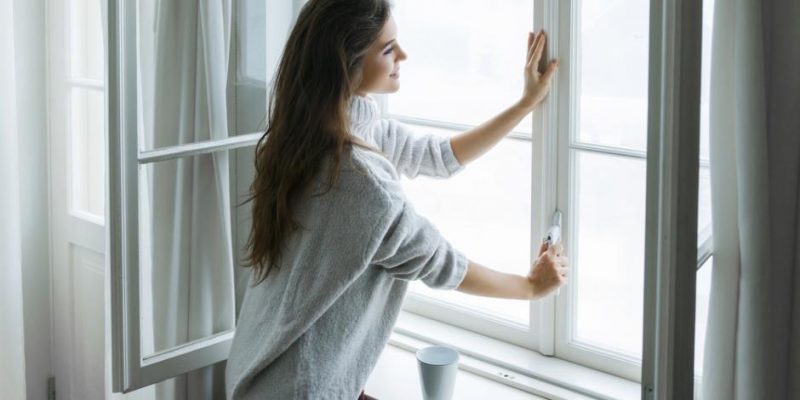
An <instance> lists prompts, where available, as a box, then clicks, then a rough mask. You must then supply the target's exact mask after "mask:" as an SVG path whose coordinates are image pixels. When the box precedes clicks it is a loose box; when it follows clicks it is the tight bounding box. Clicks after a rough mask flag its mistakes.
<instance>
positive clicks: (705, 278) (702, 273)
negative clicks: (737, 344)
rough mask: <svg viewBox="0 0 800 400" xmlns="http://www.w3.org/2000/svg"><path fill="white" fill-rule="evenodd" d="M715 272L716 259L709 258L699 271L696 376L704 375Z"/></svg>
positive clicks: (695, 329)
mask: <svg viewBox="0 0 800 400" xmlns="http://www.w3.org/2000/svg"><path fill="white" fill-rule="evenodd" d="M713 270H714V257H711V258H709V259H708V260H707V261H706V262H705V264H703V266H702V267H701V268H700V270H698V271H697V283H696V293H697V295H696V296H697V297H696V298H695V314H694V315H695V322H694V374H695V375H699V376H702V375H703V351H705V347H706V327H707V326H708V304H709V300H710V298H711V274H712V271H713Z"/></svg>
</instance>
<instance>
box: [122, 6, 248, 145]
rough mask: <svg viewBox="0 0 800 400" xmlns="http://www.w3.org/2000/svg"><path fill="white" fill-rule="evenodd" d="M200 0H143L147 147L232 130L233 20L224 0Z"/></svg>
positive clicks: (142, 98)
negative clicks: (230, 61)
mask: <svg viewBox="0 0 800 400" xmlns="http://www.w3.org/2000/svg"><path fill="white" fill-rule="evenodd" d="M200 4H201V2H199V1H198V0H192V1H156V0H139V1H138V2H137V7H138V18H137V63H136V64H137V70H138V78H139V79H138V85H139V86H138V90H137V100H138V104H139V113H140V115H139V121H140V124H139V148H140V149H142V150H150V149H153V148H161V147H169V146H175V145H180V144H187V143H196V142H204V141H209V140H218V139H224V138H227V137H228V136H229V131H228V130H229V124H228V116H229V110H228V103H229V99H228V95H229V93H228V58H229V54H230V49H229V46H230V45H229V43H230V40H229V36H230V33H229V31H228V29H229V28H230V27H229V26H228V25H229V21H227V20H226V19H225V17H224V16H225V15H226V13H225V12H223V10H222V8H221V7H222V6H223V2H207V3H202V4H204V5H203V7H204V10H203V11H202V12H201V10H200ZM230 102H231V103H233V102H232V101H230Z"/></svg>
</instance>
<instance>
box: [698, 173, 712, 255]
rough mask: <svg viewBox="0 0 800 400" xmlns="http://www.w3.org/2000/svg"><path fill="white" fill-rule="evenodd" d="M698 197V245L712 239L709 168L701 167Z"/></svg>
mask: <svg viewBox="0 0 800 400" xmlns="http://www.w3.org/2000/svg"><path fill="white" fill-rule="evenodd" d="M698 181H699V187H698V196H697V245H698V246H700V245H702V244H703V243H702V241H703V240H705V239H706V238H710V237H711V172H710V170H709V167H701V168H700V172H699V176H698Z"/></svg>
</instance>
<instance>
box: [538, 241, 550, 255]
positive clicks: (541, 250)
mask: <svg viewBox="0 0 800 400" xmlns="http://www.w3.org/2000/svg"><path fill="white" fill-rule="evenodd" d="M549 247H550V246H549V245H548V244H547V241H546V240H545V241H544V242H542V244H541V246H539V255H540V256H541V255H542V254H544V252H546V251H547V249H548V248H549Z"/></svg>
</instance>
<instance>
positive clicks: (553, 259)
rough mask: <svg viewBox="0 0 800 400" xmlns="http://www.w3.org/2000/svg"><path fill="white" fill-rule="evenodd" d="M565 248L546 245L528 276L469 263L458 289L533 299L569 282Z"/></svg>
mask: <svg viewBox="0 0 800 400" xmlns="http://www.w3.org/2000/svg"><path fill="white" fill-rule="evenodd" d="M561 250H562V247H561V246H560V245H559V246H556V247H555V248H553V249H548V248H547V245H546V244H543V245H542V247H541V248H540V249H539V258H538V259H537V260H536V261H535V262H534V263H533V265H532V266H531V270H530V272H529V273H528V275H527V276H522V275H514V274H507V273H504V272H500V271H495V270H493V269H490V268H487V267H484V266H483V265H480V264H478V263H476V262H474V261H471V260H470V261H469V263H468V264H467V273H466V275H465V276H464V280H463V281H461V285H459V286H458V288H457V289H456V290H458V291H460V292H464V293H467V294H472V295H476V296H485V297H500V298H504V299H521V300H532V299H539V298H542V297H544V296H547V294H549V293H550V292H552V291H554V290H556V289H558V287H559V286H561V285H563V284H564V283H566V282H567V272H568V269H569V268H568V267H567V258H566V257H564V256H562V255H561Z"/></svg>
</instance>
